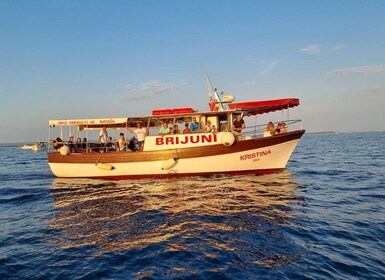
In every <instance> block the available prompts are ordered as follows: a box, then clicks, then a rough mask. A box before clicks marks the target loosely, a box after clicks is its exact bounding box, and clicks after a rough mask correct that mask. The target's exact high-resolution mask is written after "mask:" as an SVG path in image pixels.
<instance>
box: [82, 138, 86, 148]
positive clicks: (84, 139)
mask: <svg viewBox="0 0 385 280" xmlns="http://www.w3.org/2000/svg"><path fill="white" fill-rule="evenodd" d="M82 149H87V138H85V137H84V138H83V142H82Z"/></svg>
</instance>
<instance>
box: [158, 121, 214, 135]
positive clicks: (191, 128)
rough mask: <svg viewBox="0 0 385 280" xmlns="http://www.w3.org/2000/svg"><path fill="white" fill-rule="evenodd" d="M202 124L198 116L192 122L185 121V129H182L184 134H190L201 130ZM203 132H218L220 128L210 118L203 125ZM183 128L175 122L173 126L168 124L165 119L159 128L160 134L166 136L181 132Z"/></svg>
mask: <svg viewBox="0 0 385 280" xmlns="http://www.w3.org/2000/svg"><path fill="white" fill-rule="evenodd" d="M199 129H200V125H199V122H197V120H196V118H195V117H194V118H192V122H191V123H190V124H189V123H185V124H184V129H183V130H182V134H189V133H194V132H199ZM203 132H205V133H209V132H211V133H218V129H217V128H216V127H215V125H211V122H210V120H207V121H206V124H205V125H204V127H203ZM180 133H181V130H180V129H179V126H178V125H177V124H174V126H173V127H172V128H171V127H169V126H168V123H167V122H166V121H164V122H163V123H162V126H161V128H160V129H159V133H158V134H159V135H161V136H165V135H169V134H180Z"/></svg>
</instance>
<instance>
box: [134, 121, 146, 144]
mask: <svg viewBox="0 0 385 280" xmlns="http://www.w3.org/2000/svg"><path fill="white" fill-rule="evenodd" d="M136 126H137V129H135V130H134V133H136V137H138V146H139V151H143V146H144V139H145V138H146V136H147V129H146V128H144V127H143V126H142V124H141V123H140V122H138V123H137V124H136Z"/></svg>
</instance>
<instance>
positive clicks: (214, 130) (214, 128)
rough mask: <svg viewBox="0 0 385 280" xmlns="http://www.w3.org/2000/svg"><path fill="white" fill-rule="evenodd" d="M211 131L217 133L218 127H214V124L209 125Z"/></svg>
mask: <svg viewBox="0 0 385 280" xmlns="http://www.w3.org/2000/svg"><path fill="white" fill-rule="evenodd" d="M211 132H212V133H213V134H216V133H218V129H217V128H216V127H215V125H213V126H212V127H211Z"/></svg>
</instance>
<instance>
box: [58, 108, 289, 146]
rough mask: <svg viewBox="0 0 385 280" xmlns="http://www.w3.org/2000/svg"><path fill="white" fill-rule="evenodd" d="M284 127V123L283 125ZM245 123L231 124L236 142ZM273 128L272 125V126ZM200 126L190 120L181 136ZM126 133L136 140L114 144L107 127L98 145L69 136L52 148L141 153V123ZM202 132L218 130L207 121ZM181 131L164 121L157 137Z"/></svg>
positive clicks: (144, 132) (239, 120)
mask: <svg viewBox="0 0 385 280" xmlns="http://www.w3.org/2000/svg"><path fill="white" fill-rule="evenodd" d="M283 125H284V123H283ZM245 127H246V126H245V122H244V120H243V119H242V116H241V115H237V117H236V119H235V120H234V122H233V124H232V131H233V134H234V135H235V137H236V138H237V140H238V141H240V140H242V130H243V129H244V128H245ZM273 127H274V125H273ZM200 128H201V126H200V124H199V122H197V120H196V118H195V117H193V118H192V122H191V123H190V124H189V123H185V125H184V129H183V131H182V133H183V134H189V133H194V132H199V131H200ZM128 131H130V132H131V133H135V134H136V136H137V138H135V137H134V136H132V137H131V139H130V140H129V141H128V140H127V139H126V138H125V136H124V133H120V135H119V139H118V140H117V141H116V142H115V141H113V139H112V137H111V136H108V132H107V127H105V126H104V127H102V129H101V131H100V133H99V144H91V143H88V142H87V138H83V142H82V140H81V138H80V137H78V138H77V141H76V142H74V137H73V136H70V138H69V141H68V142H67V143H64V142H63V141H62V140H61V139H60V138H59V137H58V138H56V140H54V141H53V147H54V149H55V150H56V151H59V149H60V148H61V147H62V146H63V145H64V144H66V145H67V146H68V147H69V148H70V152H71V153H76V152H92V151H99V152H108V151H121V152H127V151H133V152H134V151H143V146H144V140H145V137H146V136H147V129H146V128H144V127H143V125H142V123H140V122H138V123H137V128H136V129H134V130H132V129H130V128H128ZM203 132H205V133H214V134H215V133H218V129H217V128H216V126H215V125H212V124H211V121H210V120H207V121H206V123H205V125H204V127H203ZM180 133H181V130H180V129H179V126H178V124H174V126H173V127H169V126H168V122H166V121H164V122H163V124H162V126H161V128H160V129H159V135H161V136H165V135H169V134H180Z"/></svg>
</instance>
